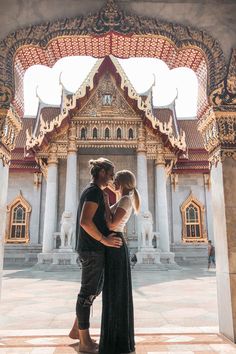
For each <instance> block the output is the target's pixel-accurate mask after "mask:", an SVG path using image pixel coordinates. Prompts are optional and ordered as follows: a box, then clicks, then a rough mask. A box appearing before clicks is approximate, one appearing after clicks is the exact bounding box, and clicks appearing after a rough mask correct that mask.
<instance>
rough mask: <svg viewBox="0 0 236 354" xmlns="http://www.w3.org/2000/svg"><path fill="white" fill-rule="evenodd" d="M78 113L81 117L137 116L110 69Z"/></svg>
mask: <svg viewBox="0 0 236 354" xmlns="http://www.w3.org/2000/svg"><path fill="white" fill-rule="evenodd" d="M78 113H79V116H80V117H104V116H107V115H109V116H111V115H112V116H117V117H120V116H122V117H124V116H129V117H134V116H137V113H136V112H135V110H134V109H133V108H132V107H131V106H130V105H129V103H128V102H127V100H126V99H125V97H124V96H123V94H122V93H121V92H120V89H119V88H118V87H117V84H116V81H115V79H114V77H113V76H112V75H111V73H109V71H106V72H105V73H104V74H103V75H102V77H101V78H100V80H99V83H98V86H97V88H96V89H95V91H94V92H93V94H92V95H91V97H90V98H89V99H88V101H87V102H86V103H85V105H84V106H83V107H82V109H81V110H80V111H79V112H78Z"/></svg>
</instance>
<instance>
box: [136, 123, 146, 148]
mask: <svg viewBox="0 0 236 354" xmlns="http://www.w3.org/2000/svg"><path fill="white" fill-rule="evenodd" d="M137 152H147V145H146V129H145V128H144V126H143V124H141V125H140V126H139V128H138V147H137Z"/></svg>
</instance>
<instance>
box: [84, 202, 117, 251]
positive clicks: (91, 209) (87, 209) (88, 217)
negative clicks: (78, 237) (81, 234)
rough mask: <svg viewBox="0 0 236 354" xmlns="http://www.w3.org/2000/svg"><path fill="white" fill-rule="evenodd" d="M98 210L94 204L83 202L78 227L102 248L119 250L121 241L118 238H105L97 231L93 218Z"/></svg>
mask: <svg viewBox="0 0 236 354" xmlns="http://www.w3.org/2000/svg"><path fill="white" fill-rule="evenodd" d="M97 208H98V204H97V203H95V202H85V203H84V205H83V208H82V212H81V217H80V226H81V227H82V228H83V229H84V230H85V231H86V232H87V233H88V234H89V235H90V236H91V237H92V238H94V239H95V240H96V241H98V242H101V243H102V244H103V245H104V246H108V247H115V248H120V246H122V240H121V239H120V238H119V237H113V236H112V237H109V236H110V235H109V236H108V238H106V237H104V236H103V234H102V233H101V232H100V231H99V230H98V228H97V226H96V225H95V224H94V222H93V217H94V215H95V213H96V210H97Z"/></svg>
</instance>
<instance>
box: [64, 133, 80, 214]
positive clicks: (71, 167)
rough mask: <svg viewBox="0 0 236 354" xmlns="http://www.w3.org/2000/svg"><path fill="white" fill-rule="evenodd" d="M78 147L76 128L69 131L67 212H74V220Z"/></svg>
mask: <svg viewBox="0 0 236 354" xmlns="http://www.w3.org/2000/svg"><path fill="white" fill-rule="evenodd" d="M77 188H78V186H77V146H76V141H75V128H74V127H72V128H71V129H70V131H69V146H68V155H67V168H66V193H65V211H69V212H72V214H73V219H74V220H75V217H76V209H77Z"/></svg>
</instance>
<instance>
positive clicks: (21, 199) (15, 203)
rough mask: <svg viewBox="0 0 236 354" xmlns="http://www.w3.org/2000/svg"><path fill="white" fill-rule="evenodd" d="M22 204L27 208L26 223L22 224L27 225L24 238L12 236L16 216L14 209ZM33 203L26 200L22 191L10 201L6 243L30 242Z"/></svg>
mask: <svg viewBox="0 0 236 354" xmlns="http://www.w3.org/2000/svg"><path fill="white" fill-rule="evenodd" d="M19 204H21V205H22V206H23V208H25V214H26V215H25V223H24V224H23V223H22V224H21V225H25V237H24V238H14V239H13V238H11V229H12V224H13V218H14V210H15V208H16V207H17V206H18V205H19ZM31 210H32V208H31V205H30V204H29V203H28V202H27V200H25V198H24V197H23V195H22V193H21V191H20V194H19V195H18V196H17V197H16V198H15V199H14V200H13V201H12V202H11V203H10V204H8V205H7V230H6V235H5V242H6V243H28V242H29V239H30V235H29V221H30V213H31Z"/></svg>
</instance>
